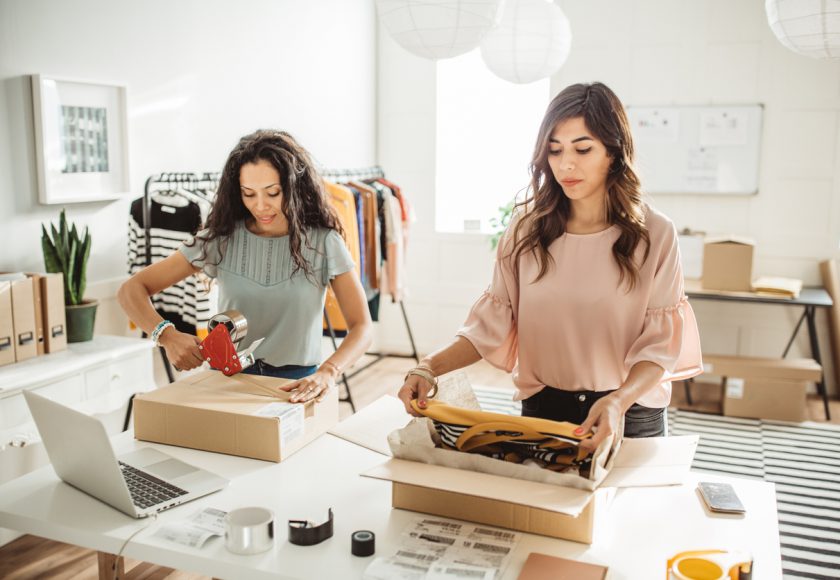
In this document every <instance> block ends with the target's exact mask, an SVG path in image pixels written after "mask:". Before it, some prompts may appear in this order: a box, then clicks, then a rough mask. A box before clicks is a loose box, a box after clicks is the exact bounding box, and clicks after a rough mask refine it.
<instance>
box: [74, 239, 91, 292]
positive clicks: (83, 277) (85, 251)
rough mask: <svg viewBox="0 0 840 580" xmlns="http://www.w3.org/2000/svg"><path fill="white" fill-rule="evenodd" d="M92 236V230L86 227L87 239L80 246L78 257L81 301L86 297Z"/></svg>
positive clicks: (78, 280) (77, 268) (77, 277)
mask: <svg viewBox="0 0 840 580" xmlns="http://www.w3.org/2000/svg"><path fill="white" fill-rule="evenodd" d="M90 246H91V237H90V232H89V231H88V229H87V228H85V239H84V241H83V242H82V243H81V245H80V247H79V256H78V257H77V259H76V280H77V289H78V290H77V291H78V298H79V302H81V301H82V300H83V299H84V297H85V288H86V286H87V263H88V258H89V257H90Z"/></svg>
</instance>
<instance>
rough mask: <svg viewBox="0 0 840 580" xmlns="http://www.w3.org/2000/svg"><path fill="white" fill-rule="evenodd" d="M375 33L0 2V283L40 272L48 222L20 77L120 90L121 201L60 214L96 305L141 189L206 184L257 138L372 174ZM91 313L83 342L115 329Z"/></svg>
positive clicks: (299, 16)
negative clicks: (125, 189) (150, 180)
mask: <svg viewBox="0 0 840 580" xmlns="http://www.w3.org/2000/svg"><path fill="white" fill-rule="evenodd" d="M375 30H376V24H375V18H374V8H373V4H372V2H369V1H366V0H352V1H348V0H318V1H308V2H295V1H293V0H245V1H242V2H230V1H226V0H201V1H198V0H192V1H186V0H182V1H178V2H167V1H166V0H143V1H142V2H139V1H135V2H127V1H108V0H67V1H62V2H56V1H49V0H0V230H2V233H1V234H0V235H1V237H2V242H0V270H41V269H43V260H42V258H41V249H40V224H41V223H42V222H46V221H48V220H51V219H56V218H57V215H58V213H59V211H60V207H57V206H44V205H40V204H39V203H38V191H37V178H36V164H35V143H34V140H33V129H32V123H33V117H32V105H31V91H30V88H29V79H28V76H27V75H30V74H33V73H41V74H44V75H53V76H55V77H58V78H69V79H79V80H93V81H102V82H110V83H121V84H126V85H127V86H128V99H129V151H130V163H129V166H130V176H131V195H130V196H129V197H127V198H126V199H125V200H120V201H116V202H107V203H85V204H72V205H70V206H69V207H68V214H69V216H70V218H71V219H73V220H75V221H77V222H78V223H80V224H82V225H88V226H89V227H90V228H91V231H92V235H93V247H92V252H91V259H90V266H89V270H88V278H89V280H90V283H91V285H90V295H91V296H93V297H99V298H102V299H105V300H108V299H109V298H111V297H113V293H114V290H115V288H116V284H117V282H118V280H119V279H120V278H121V277H122V276H124V275H125V271H126V229H127V219H128V208H129V205H130V202H131V200H132V199H134V198H136V197H138V196H140V195H142V193H143V184H144V182H145V179H146V177H147V176H148V175H150V174H153V173H158V172H161V171H217V170H220V169H221V167H222V164H223V163H224V161H225V159H226V157H227V153H228V152H229V151H230V149H231V148H232V147H233V146H234V145H235V144H236V141H237V140H238V138H239V137H241V136H242V135H244V134H246V133H249V132H251V131H253V130H255V129H257V128H280V129H285V130H287V131H289V132H291V133H292V134H293V135H295V136H296V137H297V138H298V139H299V140H300V141H301V142H302V143H303V145H304V146H306V147H307V148H308V149H309V150H310V151H311V152H312V153H313V154H314V155H315V156H316V157H317V159H318V160H319V162H320V163H322V164H323V165H325V166H328V167H357V166H367V165H372V164H374V163H375V161H376V159H375V138H376V135H375V127H376V113H375V106H376V94H375V71H376V69H375V49H376V35H375ZM115 279H116V280H115ZM103 307H104V311H103V310H100V315H99V316H98V321H97V332H119V331H121V330H122V329H124V328H125V321H124V319H122V318H121V317H120V314H119V312H118V309H116V308H115V307H114V306H113V303H111V304H104V305H103Z"/></svg>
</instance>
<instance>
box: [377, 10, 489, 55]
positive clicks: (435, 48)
mask: <svg viewBox="0 0 840 580" xmlns="http://www.w3.org/2000/svg"><path fill="white" fill-rule="evenodd" d="M501 5H502V0H376V8H377V11H378V12H379V20H380V22H382V24H384V25H385V28H386V30H388V32H389V33H390V34H391V36H392V37H393V38H394V40H396V41H397V42H398V43H399V45H400V46H402V47H403V48H404V49H406V50H407V51H409V52H411V53H413V54H416V55H417V56H422V57H424V58H430V59H435V60H436V59H440V58H451V57H453V56H458V55H460V54H464V53H467V52H469V51H471V50H472V49H474V48H476V47H477V46H478V45H479V44H480V43H481V40H482V39H483V38H484V36H485V35H486V34H487V32H489V31H490V29H491V28H493V26H494V25H495V24H496V21H497V20H498V17H499V12H500V8H501Z"/></svg>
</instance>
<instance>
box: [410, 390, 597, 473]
mask: <svg viewBox="0 0 840 580" xmlns="http://www.w3.org/2000/svg"><path fill="white" fill-rule="evenodd" d="M411 405H412V407H413V408H414V410H415V411H417V412H418V413H419V414H421V415H423V416H425V417H428V418H429V419H431V420H432V422H433V423H434V426H435V430H436V431H437V433H438V434H439V435H440V438H441V441H442V443H443V444H444V445H446V446H447V447H451V448H453V449H457V450H459V451H468V452H474V453H482V454H484V455H489V456H491V457H496V458H497V459H503V460H505V461H514V462H517V463H519V462H521V461H523V460H525V459H528V458H530V459H535V460H537V461H539V462H541V463H543V464H545V465H546V466H552V465H561V466H563V465H578V464H581V463H583V462H584V461H586V460H587V459H588V457H589V455H590V454H589V453H588V452H586V451H584V450H582V449H580V446H579V444H580V442H581V441H583V440H584V439H587V438H589V437H591V436H592V433H591V432H589V433H585V434H583V435H576V434H575V429H577V428H578V427H579V425H575V424H574V423H567V422H560V421H551V420H549V419H540V418H538V417H521V416H516V415H504V414H501V413H490V412H487V411H479V410H474V409H464V408H461V407H453V406H450V405H447V404H445V403H441V402H440V401H434V400H429V401H427V406H426V408H425V409H423V408H421V407H419V406H418V405H417V401H416V400H415V401H412V402H411Z"/></svg>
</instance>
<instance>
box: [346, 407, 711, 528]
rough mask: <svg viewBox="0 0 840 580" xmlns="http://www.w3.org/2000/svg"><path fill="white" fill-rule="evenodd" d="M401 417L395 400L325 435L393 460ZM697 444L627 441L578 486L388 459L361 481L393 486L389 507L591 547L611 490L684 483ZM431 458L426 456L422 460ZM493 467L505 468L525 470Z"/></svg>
mask: <svg viewBox="0 0 840 580" xmlns="http://www.w3.org/2000/svg"><path fill="white" fill-rule="evenodd" d="M400 413H401V414H402V419H401V421H402V422H403V424H405V423H408V421H409V418H408V417H407V416H406V415H405V410H404V408H403V406H402V403H400V401H399V400H397V399H395V398H394V397H383V398H382V399H380V400H379V401H377V402H375V403H374V404H373V405H370V406H368V407H366V408H365V409H362V410H361V411H359V412H358V413H356V414H355V415H354V416H353V417H351V420H348V421H345V422H342V423H340V424H339V425H338V426H336V427H335V428H333V429H332V430H331V431H330V432H331V433H332V434H334V435H337V436H339V437H342V438H344V439H347V440H349V441H351V442H354V443H357V444H359V445H362V446H364V447H368V448H371V449H375V450H377V451H381V452H386V454H390V453H388V452H387V449H385V447H384V446H383V445H382V443H380V442H383V441H385V440H386V439H387V438H388V436H389V429H391V428H392V427H393V425H394V423H395V419H394V417H400V415H399V414H400ZM348 422H349V423H348ZM345 423H348V424H345ZM392 440H393V437H392ZM697 440H698V439H697V436H681V437H656V438H649V439H624V440H623V441H622V442H621V446H620V448H619V449H618V451H617V452H616V453H615V454H614V456H612V457H610V458H609V460H608V461H607V462H606V465H605V470H606V473H605V474H604V475H603V476H602V477H601V478H600V480H597V481H595V482H588V481H586V480H584V482H583V483H581V484H580V487H572V486H570V485H563V484H557V483H547V482H540V481H527V480H523V479H514V478H512V477H509V476H503V475H496V474H491V473H480V472H476V471H470V470H467V469H459V468H456V467H449V466H441V465H434V464H429V463H422V462H419V461H412V460H407V459H401V458H397V457H394V458H391V459H386V460H385V461H383V463H382V464H381V465H378V466H376V467H374V468H373V469H370V470H368V471H366V472H364V473H362V475H363V476H366V477H372V478H377V479H384V480H387V481H391V482H392V498H391V503H392V505H393V507H396V508H402V509H408V510H412V511H418V512H423V513H429V514H434V515H439V516H444V517H451V518H456V519H462V520H467V521H472V522H478V523H483V524H489V525H494V526H499V527H503V528H510V529H513V530H519V531H524V532H529V533H534V534H541V535H545V536H551V537H555V538H561V539H567V540H573V541H577V542H584V543H592V541H593V538H594V537H595V535H596V530H597V528H598V527H599V524H598V522H599V521H600V520H602V519H603V517H604V515H605V512H606V511H607V507H608V505H609V502H610V500H611V498H612V497H613V495H614V494H615V492H616V488H627V487H640V486H658V485H679V484H681V483H682V482H683V480H684V478H685V476H686V474H687V473H688V470H689V467H690V466H691V461H692V459H693V457H694V451H695V449H696V447H697ZM374 442H376V443H374ZM438 451H441V452H443V453H450V454H456V453H457V452H454V451H450V452H447V451H443V450H438ZM398 452H399V450H398ZM421 453H422V452H421ZM463 455H469V454H463ZM433 456H434V454H426V457H427V458H432V457H433ZM485 459H487V458H485ZM430 460H433V459H430ZM489 461H494V460H489ZM498 463H500V464H502V469H504V470H509V469H510V468H511V467H514V468H517V467H521V468H523V469H527V468H525V467H524V466H517V465H511V464H505V462H498ZM542 471H547V470H542ZM551 475H559V474H551Z"/></svg>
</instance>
